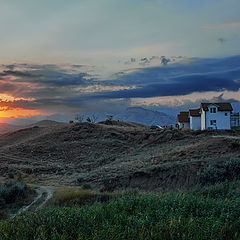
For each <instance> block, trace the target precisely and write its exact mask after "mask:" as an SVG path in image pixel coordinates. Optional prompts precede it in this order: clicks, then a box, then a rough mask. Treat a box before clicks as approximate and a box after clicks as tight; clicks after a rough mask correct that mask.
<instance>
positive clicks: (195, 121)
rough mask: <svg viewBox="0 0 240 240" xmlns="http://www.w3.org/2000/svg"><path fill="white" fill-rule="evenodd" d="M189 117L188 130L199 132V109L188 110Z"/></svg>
mask: <svg viewBox="0 0 240 240" xmlns="http://www.w3.org/2000/svg"><path fill="white" fill-rule="evenodd" d="M189 117H190V128H191V129H192V130H200V129H201V112H200V108H198V109H190V110H189Z"/></svg>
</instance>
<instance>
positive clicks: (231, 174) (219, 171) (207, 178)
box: [198, 158, 240, 184]
mask: <svg viewBox="0 0 240 240" xmlns="http://www.w3.org/2000/svg"><path fill="white" fill-rule="evenodd" d="M234 179H240V158H231V159H230V160H228V161H226V162H225V164H224V165H223V166H222V167H221V168H219V167H214V166H211V165H210V166H208V167H206V168H205V169H203V171H202V172H198V181H199V182H200V184H214V183H220V182H224V181H229V180H234Z"/></svg>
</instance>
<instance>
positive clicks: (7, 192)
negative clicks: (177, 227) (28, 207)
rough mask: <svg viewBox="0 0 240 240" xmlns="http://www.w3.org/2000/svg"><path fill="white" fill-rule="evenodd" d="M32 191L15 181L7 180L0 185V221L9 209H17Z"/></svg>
mask: <svg viewBox="0 0 240 240" xmlns="http://www.w3.org/2000/svg"><path fill="white" fill-rule="evenodd" d="M30 193H32V194H33V191H32V190H30V189H29V188H28V187H27V185H26V184H25V183H23V182H20V181H17V180H9V181H6V182H5V183H3V184H0V220H1V219H3V218H5V217H6V216H7V211H8V210H9V209H10V208H18V206H20V205H22V203H23V201H24V200H26V198H27V197H28V196H29V194H30Z"/></svg>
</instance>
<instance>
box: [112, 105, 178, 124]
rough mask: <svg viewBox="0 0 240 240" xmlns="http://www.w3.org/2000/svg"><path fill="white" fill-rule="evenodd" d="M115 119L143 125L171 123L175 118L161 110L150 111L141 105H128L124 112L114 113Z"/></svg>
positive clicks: (174, 121) (173, 122)
mask: <svg viewBox="0 0 240 240" xmlns="http://www.w3.org/2000/svg"><path fill="white" fill-rule="evenodd" d="M113 118H114V119H115V120H121V121H126V122H138V123H142V124H145V125H162V126H163V125H172V124H175V123H176V118H175V117H173V116H170V115H167V114H166V113H163V112H158V111H152V110H148V109H145V108H142V107H129V108H127V109H126V110H125V111H124V112H122V113H120V114H117V115H114V117H113Z"/></svg>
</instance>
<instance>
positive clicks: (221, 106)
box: [201, 102, 233, 112]
mask: <svg viewBox="0 0 240 240" xmlns="http://www.w3.org/2000/svg"><path fill="white" fill-rule="evenodd" d="M209 105H216V106H217V107H218V111H230V112H231V111H232V110H233V108H232V105H231V103H228V102H221V103H201V109H203V110H204V111H208V106H209Z"/></svg>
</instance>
